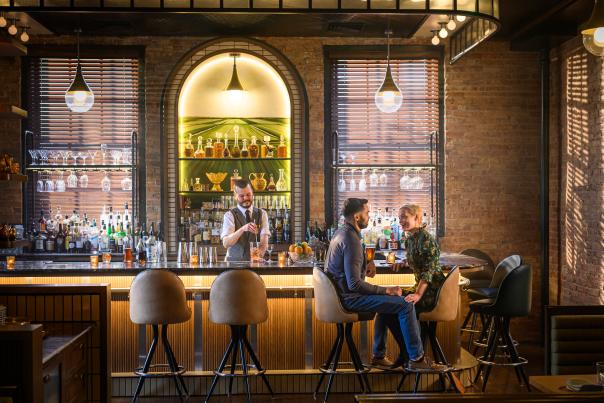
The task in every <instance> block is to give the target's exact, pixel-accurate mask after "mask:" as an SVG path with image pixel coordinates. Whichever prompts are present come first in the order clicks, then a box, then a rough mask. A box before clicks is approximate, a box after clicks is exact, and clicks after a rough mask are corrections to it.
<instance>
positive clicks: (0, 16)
mask: <svg viewBox="0 0 604 403" xmlns="http://www.w3.org/2000/svg"><path fill="white" fill-rule="evenodd" d="M6 24H8V21H6V17H5V16H4V13H0V28H4V27H5V26H6Z"/></svg>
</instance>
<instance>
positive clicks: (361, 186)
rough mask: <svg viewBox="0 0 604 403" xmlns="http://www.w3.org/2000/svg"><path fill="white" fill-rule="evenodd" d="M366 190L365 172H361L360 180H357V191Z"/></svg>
mask: <svg viewBox="0 0 604 403" xmlns="http://www.w3.org/2000/svg"><path fill="white" fill-rule="evenodd" d="M366 190H367V181H366V180H365V170H364V169H363V170H361V179H359V191H360V192H364V191H366Z"/></svg>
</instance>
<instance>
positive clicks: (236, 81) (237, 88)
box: [226, 53, 243, 92]
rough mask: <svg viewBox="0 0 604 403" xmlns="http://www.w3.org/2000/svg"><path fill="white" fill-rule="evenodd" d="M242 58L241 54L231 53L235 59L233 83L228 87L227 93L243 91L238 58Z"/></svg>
mask: <svg viewBox="0 0 604 403" xmlns="http://www.w3.org/2000/svg"><path fill="white" fill-rule="evenodd" d="M239 56H240V54H239V53H231V57H232V58H233V74H232V75H231V81H230V82H229V85H228V86H227V89H226V90H227V91H229V92H230V91H243V86H242V85H241V82H240V81H239V75H238V74H237V58H238V57H239Z"/></svg>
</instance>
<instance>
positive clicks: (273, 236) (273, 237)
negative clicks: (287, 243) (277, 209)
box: [267, 212, 277, 243]
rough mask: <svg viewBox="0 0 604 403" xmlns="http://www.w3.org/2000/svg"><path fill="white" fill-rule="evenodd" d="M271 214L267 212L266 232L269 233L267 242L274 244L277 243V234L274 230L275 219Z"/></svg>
mask: <svg viewBox="0 0 604 403" xmlns="http://www.w3.org/2000/svg"><path fill="white" fill-rule="evenodd" d="M271 213H272V212H267V214H268V230H269V231H270V233H271V237H270V239H269V242H270V243H275V242H277V233H276V230H275V217H273V216H272V214H271Z"/></svg>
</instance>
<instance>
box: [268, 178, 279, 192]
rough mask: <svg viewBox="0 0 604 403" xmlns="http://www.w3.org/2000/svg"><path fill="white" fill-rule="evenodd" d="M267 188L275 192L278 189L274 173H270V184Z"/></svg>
mask: <svg viewBox="0 0 604 403" xmlns="http://www.w3.org/2000/svg"><path fill="white" fill-rule="evenodd" d="M266 190H267V191H268V192H274V191H275V190H277V185H275V178H273V174H270V175H269V180H268V185H266Z"/></svg>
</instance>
